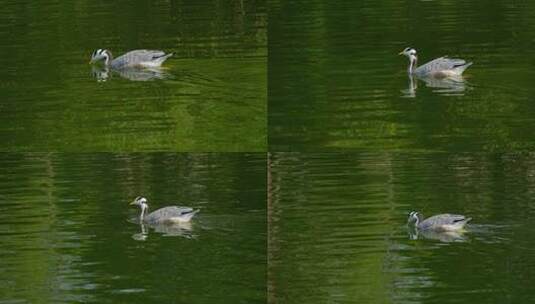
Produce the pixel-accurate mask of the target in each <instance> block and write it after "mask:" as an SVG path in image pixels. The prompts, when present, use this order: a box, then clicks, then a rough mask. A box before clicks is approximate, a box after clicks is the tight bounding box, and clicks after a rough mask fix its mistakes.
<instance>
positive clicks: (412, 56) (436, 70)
mask: <svg viewBox="0 0 535 304" xmlns="http://www.w3.org/2000/svg"><path fill="white" fill-rule="evenodd" d="M399 55H405V56H407V57H408V58H409V67H408V70H407V71H408V73H409V74H413V75H416V76H419V77H429V76H433V77H450V76H460V75H461V74H462V73H463V72H464V71H465V70H466V69H467V68H468V67H469V66H470V65H472V62H468V63H467V62H466V61H465V60H463V59H459V58H448V57H440V58H437V59H434V60H431V61H430V62H428V63H426V64H424V65H422V66H417V64H418V57H417V56H416V50H415V49H413V48H405V49H404V50H403V51H401V52H400V53H399Z"/></svg>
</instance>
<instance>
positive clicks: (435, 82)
mask: <svg viewBox="0 0 535 304" xmlns="http://www.w3.org/2000/svg"><path fill="white" fill-rule="evenodd" d="M408 79H409V86H408V88H407V89H405V90H402V91H401V92H402V95H403V97H409V98H414V97H416V91H417V89H418V82H419V81H422V82H424V83H425V85H426V87H428V88H431V89H433V92H435V93H437V94H440V95H444V96H463V95H464V91H465V90H466V89H467V84H466V82H465V79H464V78H463V77H462V76H450V77H433V76H424V77H421V76H414V75H408Z"/></svg>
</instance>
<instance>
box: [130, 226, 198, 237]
mask: <svg viewBox="0 0 535 304" xmlns="http://www.w3.org/2000/svg"><path fill="white" fill-rule="evenodd" d="M139 224H140V225H139V226H140V227H141V232H140V233H135V234H134V235H132V238H133V239H134V240H136V241H145V240H146V239H147V237H148V236H149V230H150V229H149V228H152V229H154V231H155V232H157V233H161V234H163V235H164V236H179V237H183V238H186V239H195V238H197V235H196V234H194V233H193V231H194V230H193V225H192V223H191V222H186V223H174V224H172V225H169V224H150V225H147V224H145V223H143V222H141V223H139Z"/></svg>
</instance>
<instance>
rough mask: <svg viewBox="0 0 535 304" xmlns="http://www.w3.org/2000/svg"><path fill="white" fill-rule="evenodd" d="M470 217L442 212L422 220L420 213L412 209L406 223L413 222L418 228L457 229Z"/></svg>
mask: <svg viewBox="0 0 535 304" xmlns="http://www.w3.org/2000/svg"><path fill="white" fill-rule="evenodd" d="M471 219H472V218H471V217H468V218H467V217H465V216H464V215H458V214H449V213H444V214H438V215H434V216H432V217H429V218H427V219H425V220H424V219H423V215H422V214H420V213H419V212H416V211H412V212H411V213H409V219H408V223H412V222H414V225H415V226H416V228H418V229H420V230H434V231H459V230H461V229H463V227H464V225H466V223H468V221H470V220H471Z"/></svg>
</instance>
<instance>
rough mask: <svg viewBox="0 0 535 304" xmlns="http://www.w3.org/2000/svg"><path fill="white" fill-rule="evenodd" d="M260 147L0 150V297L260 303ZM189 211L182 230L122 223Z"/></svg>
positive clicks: (262, 291)
mask: <svg viewBox="0 0 535 304" xmlns="http://www.w3.org/2000/svg"><path fill="white" fill-rule="evenodd" d="M265 164H266V158H265V154H162V153H155V154H106V153H97V154H48V153H24V154H2V155H0V167H1V168H2V170H1V171H0V274H1V275H0V303H186V302H187V303H265V298H266V288H265V286H266V224H267V223H266V166H265ZM138 195H143V196H146V197H147V198H148V199H149V204H150V206H151V208H152V210H155V209H156V208H158V207H163V206H165V205H169V204H182V205H186V206H191V207H194V208H198V209H200V210H201V211H200V213H199V214H198V215H197V216H196V217H195V218H194V220H193V223H192V225H191V226H190V227H187V226H186V227H179V228H176V229H174V230H173V231H167V232H157V231H155V230H154V229H150V228H149V229H148V230H147V231H146V233H145V234H144V235H143V234H141V227H140V226H139V225H138V224H136V223H133V219H135V218H136V217H137V216H138V214H139V211H138V210H137V209H136V208H134V207H131V206H129V205H128V203H129V202H130V201H131V200H132V199H133V198H134V197H136V196H138Z"/></svg>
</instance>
